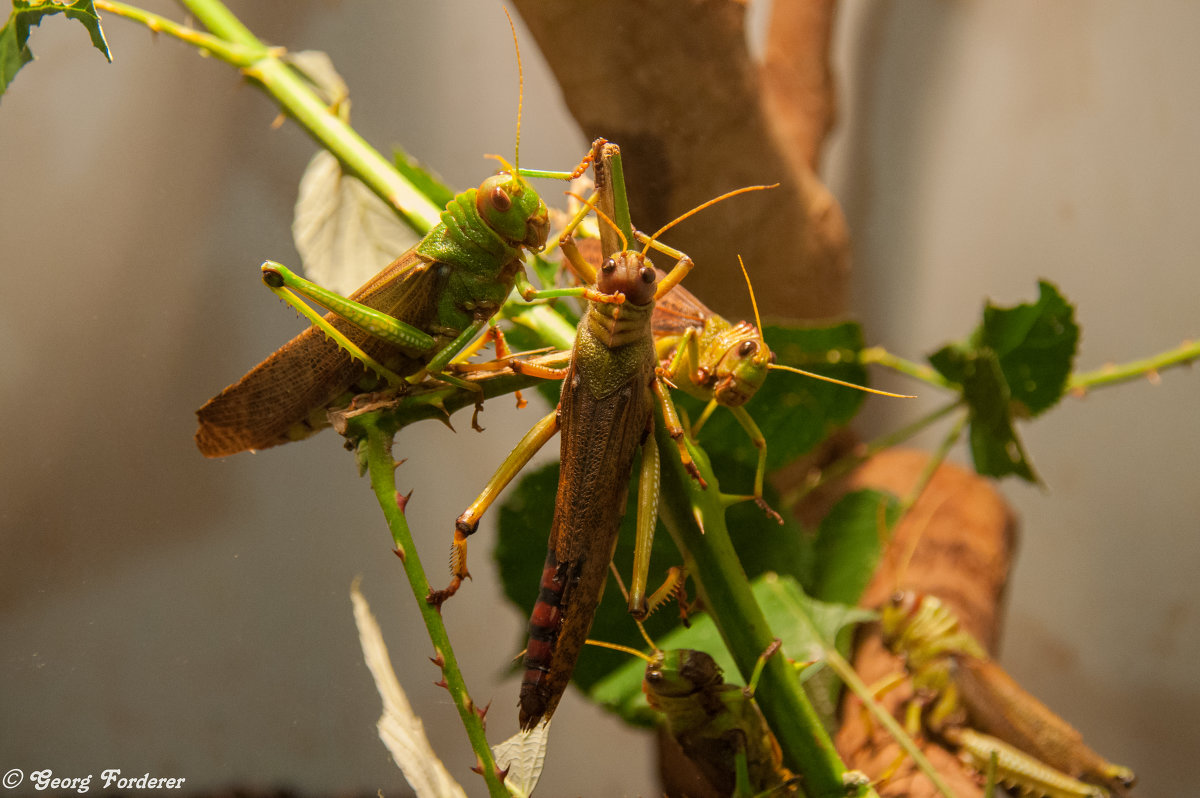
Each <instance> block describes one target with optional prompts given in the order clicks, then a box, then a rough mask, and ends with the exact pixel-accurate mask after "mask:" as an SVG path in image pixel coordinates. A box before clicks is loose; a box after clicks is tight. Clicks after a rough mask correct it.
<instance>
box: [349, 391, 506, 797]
mask: <svg viewBox="0 0 1200 798" xmlns="http://www.w3.org/2000/svg"><path fill="white" fill-rule="evenodd" d="M354 424H355V427H356V435H355V437H357V438H358V441H359V451H360V454H361V456H363V457H364V458H365V460H366V467H367V472H368V474H369V476H370V478H371V488H372V490H374V491H375V496H376V498H377V499H378V500H379V507H380V509H382V510H383V515H384V518H386V519H387V524H388V528H389V529H390V530H391V533H392V540H393V541H394V542H395V545H396V553H397V554H398V555H399V556H400V560H401V561H402V562H403V563H404V573H405V574H406V575H407V576H408V583H409V585H410V586H411V587H412V592H413V598H414V600H415V602H416V604H417V606H418V607H419V608H420V610H421V618H422V620H424V621H425V628H426V629H427V630H428V631H429V639H430V640H431V641H432V642H433V648H434V651H435V652H436V657H435V659H434V662H435V663H437V664H439V665H440V666H441V669H442V680H443V681H442V683H443V686H445V687H446V689H447V690H448V691H449V693H450V696H451V698H452V699H453V700H454V705H455V706H456V707H457V708H458V715H459V717H460V718H461V719H462V723H463V726H464V727H465V728H466V730H467V738H468V739H469V740H470V742H471V748H472V749H473V750H474V751H475V755H476V756H477V757H478V760H479V761H478V765H479V770H480V772H481V773H482V775H483V779H484V782H485V783H486V784H487V787H488V793H489V794H490V795H492V796H497V797H499V796H508V795H509V792H508V789H507V788H505V786H504V782H503V779H502V778H501V777H500V774H499V773H497V771H496V763H495V760H494V759H493V758H492V752H491V749H489V748H488V744H487V737H486V736H485V734H484V729H483V719H482V718H481V717H480V715H479V714H478V712H476V707H475V703H474V701H472V700H471V696H470V695H469V694H468V692H467V686H466V682H465V681H464V680H463V676H462V671H460V670H459V667H458V660H457V659H456V658H455V656H454V648H453V647H452V646H451V645H450V637H449V635H448V634H447V633H446V626H445V624H444V623H443V622H442V615H441V613H440V612H439V611H438V610H437V608H435V607H433V606H431V605H429V604H428V603H426V601H425V596H426V595H428V593H429V580H428V579H427V578H426V577H425V569H424V568H423V567H422V566H421V559H420V557H419V556H418V555H417V549H416V546H414V545H413V539H412V534H411V533H410V532H409V529H408V522H407V521H406V520H405V518H404V510H403V508H402V506H401V503H400V501H399V499H398V497H397V494H396V476H395V471H396V463H395V461H394V460H393V459H392V438H393V436H394V435H395V429H394V428H392V426H391V425H387V426H384V425H381V424H380V420H379V416H378V415H377V414H367V415H364V416H359V417H357V418H356V419H355V420H354Z"/></svg>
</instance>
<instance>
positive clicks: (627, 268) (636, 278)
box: [596, 250, 658, 305]
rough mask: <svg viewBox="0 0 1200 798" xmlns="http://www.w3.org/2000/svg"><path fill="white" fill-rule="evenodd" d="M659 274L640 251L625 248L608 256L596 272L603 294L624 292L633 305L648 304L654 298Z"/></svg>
mask: <svg viewBox="0 0 1200 798" xmlns="http://www.w3.org/2000/svg"><path fill="white" fill-rule="evenodd" d="M657 287H658V274H657V272H655V271H654V267H653V266H651V265H650V263H649V262H648V261H647V260H646V257H645V256H644V255H642V254H641V253H640V252H634V251H633V250H625V251H624V252H618V253H617V254H616V255H614V256H613V257H611V258H608V259H606V260H605V261H604V263H603V264H601V265H600V271H599V272H598V273H597V274H596V289H597V290H598V291H600V292H601V293H603V294H609V295H614V294H622V295H623V296H624V297H625V301H626V302H629V303H630V304H633V305H646V304H649V303H650V302H651V301H653V299H654V292H655V289H656V288H657Z"/></svg>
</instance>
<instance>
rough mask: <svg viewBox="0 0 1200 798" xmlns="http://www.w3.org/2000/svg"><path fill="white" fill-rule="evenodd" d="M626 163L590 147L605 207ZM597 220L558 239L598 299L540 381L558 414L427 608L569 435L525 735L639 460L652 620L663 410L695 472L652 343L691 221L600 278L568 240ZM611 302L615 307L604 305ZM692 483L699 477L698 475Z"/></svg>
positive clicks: (581, 627)
mask: <svg viewBox="0 0 1200 798" xmlns="http://www.w3.org/2000/svg"><path fill="white" fill-rule="evenodd" d="M619 152H620V151H619V149H618V148H617V147H616V145H613V144H608V143H607V142H604V141H603V140H598V141H597V143H596V145H594V146H593V153H598V156H597V157H595V158H594V159H593V168H594V170H595V172H596V184H597V187H598V194H599V195H600V196H603V195H604V192H605V191H606V190H607V191H612V190H613V189H612V188H611V186H612V181H613V180H614V178H613V177H611V175H613V174H617V175H619V174H620V165H619V164H620V161H619ZM605 187H609V188H605ZM714 202H715V200H714ZM708 204H711V203H706V205H708ZM706 205H704V206H701V208H703V207H706ZM589 208H590V205H585V206H584V209H583V211H582V212H581V213H580V214H578V215H577V216H576V219H575V220H574V221H573V222H572V224H571V225H569V226H568V228H567V230H566V231H565V232H564V233H563V236H562V237H561V238H560V245H561V246H562V248H563V251H564V253H565V254H566V255H567V257H568V258H570V259H571V261H572V263H573V264H574V266H575V267H576V268H577V269H578V270H579V271H580V273H581V274H584V275H586V276H587V278H588V282H589V283H590V284H591V285H592V286H593V288H592V289H591V291H590V293H589V294H588V295H587V296H588V299H589V302H588V306H587V309H586V311H585V312H584V316H583V318H582V319H581V321H580V323H579V327H578V331H577V333H576V337H575V344H574V348H573V349H572V355H571V361H570V363H569V365H568V366H567V368H566V369H565V370H563V371H561V372H559V371H555V370H543V371H542V372H540V373H541V375H542V376H547V377H561V378H564V384H563V390H562V396H561V399H560V401H559V405H558V407H557V408H556V409H555V411H554V412H552V413H550V414H549V415H548V416H546V417H545V418H544V419H542V421H540V422H539V423H538V424H537V425H535V426H534V428H533V429H532V430H531V431H530V432H529V433H528V434H527V435H526V436H525V438H524V439H522V441H521V442H520V443H518V445H517V447H516V448H515V449H514V450H513V451H512V453H510V454H509V456H508V457H507V458H506V459H505V461H504V463H502V464H501V466H500V469H499V470H498V471H497V473H496V475H495V476H494V477H493V478H492V480H491V481H490V482H489V483H488V485H487V487H486V488H485V490H484V492H483V493H482V494H481V495H480V496H479V498H478V499H476V501H475V502H474V503H473V504H472V505H471V506H470V507H469V508H468V509H467V511H466V512H464V513H463V514H462V515H461V516H459V518H458V521H457V523H456V524H455V533H454V546H453V548H452V553H451V572H452V580H451V583H450V585H449V586H448V587H447V588H446V589H444V590H441V591H433V592H431V593H430V595H429V597H428V601H429V602H430V603H432V604H437V605H440V604H441V603H442V602H444V601H445V600H446V599H447V598H449V597H450V596H451V595H453V594H454V592H455V591H457V589H458V587H459V586H460V585H461V583H462V580H463V579H464V578H466V577H467V576H468V572H467V569H466V542H467V537H468V536H469V535H470V534H472V533H473V532H474V531H475V529H477V528H478V524H479V519H480V517H481V516H482V514H483V512H484V511H485V510H486V508H487V507H488V506H490V504H491V503H492V502H493V501H494V500H495V498H496V496H497V495H498V494H499V492H500V491H501V490H502V489H503V487H504V486H505V485H507V484H508V482H509V481H511V479H512V478H513V476H515V475H516V473H517V472H518V471H519V470H520V469H521V468H522V467H523V466H524V465H525V464H526V463H527V462H528V461H529V459H530V458H531V457H532V456H533V453H534V452H536V451H537V450H538V448H540V447H541V446H542V445H543V444H544V443H545V442H546V441H547V440H549V439H550V438H551V437H552V436H553V435H554V434H555V433H556V432H558V431H560V430H561V432H562V438H561V466H560V476H559V483H558V494H557V496H556V499H555V513H554V520H553V523H552V526H551V531H550V539H549V546H548V549H549V551H548V553H547V556H546V565H545V568H544V570H543V575H542V580H541V592H540V593H539V598H538V602H537V604H536V605H535V607H534V610H533V614H532V617H531V619H530V624H529V628H530V640H529V645H528V648H527V650H526V655H525V677H524V681H523V683H522V685H521V697H520V724H521V728H522V729H525V730H528V729H531V728H533V727H535V726H537V725H538V724H539V723H541V722H543V721H548V720H549V718H550V716H551V715H552V714H553V712H554V710H555V708H556V707H557V705H558V701H559V699H560V698H561V696H562V693H563V691H564V690H565V689H566V686H567V682H568V681H569V680H570V678H571V673H572V672H573V671H574V668H575V662H576V661H577V659H578V657H579V653H580V651H581V649H582V647H583V643H584V640H585V639H586V637H587V633H588V630H589V629H590V628H591V623H592V618H593V616H594V614H595V610H596V606H597V605H598V604H599V601H600V597H601V595H602V594H603V591H604V585H605V582H606V580H607V577H608V568H609V563H610V562H611V561H612V555H613V550H614V548H615V546H616V542H617V531H618V528H619V526H620V522H621V517H622V516H623V514H624V511H625V500H626V495H627V492H628V488H629V476H630V474H631V472H632V469H633V459H634V455H635V453H636V452H637V451H638V450H639V449H640V450H641V471H640V476H639V493H638V497H639V502H638V524H637V526H638V541H639V543H638V546H637V553H636V554H635V558H634V575H633V580H632V585H631V589H630V596H629V608H630V612H631V613H633V614H634V615H635V617H641V616H644V615H645V613H646V611H647V604H646V598H645V593H646V566H647V564H648V558H649V552H650V544H651V542H652V538H653V533H654V524H655V520H656V517H657V501H658V487H659V485H658V481H659V460H658V450H657V448H656V447H655V443H654V436H653V434H652V433H653V429H654V415H653V410H654V405H655V400H656V399H657V402H658V404H660V405H661V407H662V409H663V418H664V422H665V423H666V425H667V429H668V430H669V431H670V433H671V436H672V437H673V438H674V439H675V440H676V441H677V442H678V445H679V450H680V456H681V458H682V459H683V462H684V463H685V464H686V465H690V466H692V470H693V471H694V465H693V464H692V463H691V458H690V456H689V455H688V454H687V450H686V447H685V446H684V444H683V440H682V438H683V428H682V426H680V424H679V420H678V415H677V413H676V412H675V409H674V405H673V404H672V402H671V400H670V394H669V392H668V389H667V386H666V383H665V382H664V381H663V380H662V379H661V377H660V376H659V375H658V374H657V359H656V356H655V353H654V342H653V338H652V336H651V332H650V317H651V314H652V313H653V310H654V305H655V302H656V301H657V300H658V299H659V298H661V297H662V296H663V295H664V294H666V293H667V292H668V291H670V290H671V289H672V288H673V287H674V286H675V285H676V284H678V282H679V281H680V280H682V279H683V277H684V276H685V275H686V274H687V272H688V271H690V270H691V268H692V261H691V259H690V258H688V257H687V256H686V255H684V254H683V253H681V252H678V251H676V250H672V249H670V248H669V247H665V246H664V245H662V244H661V243H658V242H657V237H658V236H659V235H661V234H662V232H664V231H665V230H666V229H668V228H669V227H671V226H673V225H674V224H675V223H677V222H678V221H681V220H682V219H683V218H686V216H685V217H680V219H677V220H676V221H675V222H672V223H671V225H667V227H664V228H663V230H660V231H659V232H658V233H656V234H655V235H654V236H651V237H650V238H649V239H647V243H646V245H645V249H643V250H641V251H637V250H631V249H628V248H627V245H628V241H629V238H630V237H632V228H630V235H629V236H625V235H624V234H623V238H624V243H623V244H622V250H621V251H620V252H615V253H613V254H612V255H611V256H610V257H607V258H606V259H605V261H604V263H603V265H602V266H601V267H600V269H599V270H593V269H592V267H591V266H590V265H589V264H588V263H587V262H586V261H585V260H584V259H583V257H582V256H581V255H580V254H579V252H578V249H577V247H576V246H575V243H574V240H573V238H572V235H571V234H572V232H573V230H574V228H575V226H577V225H578V224H579V222H581V221H582V219H583V217H584V215H586V213H587V212H588V210H589ZM697 210H699V209H697ZM693 212H694V211H693ZM688 215H690V214H688ZM618 221H620V215H618ZM651 246H654V247H655V248H657V249H659V250H660V251H663V252H666V253H667V254H669V255H671V257H674V258H676V259H677V260H676V263H675V266H674V268H672V269H671V271H670V272H669V273H668V274H667V275H666V276H665V277H664V278H663V279H661V280H660V279H659V277H658V273H657V272H656V271H655V269H654V267H653V266H652V265H651V264H650V263H649V261H648V260H647V257H646V253H647V250H648V249H649V248H650V247H651ZM606 297H607V298H610V301H600V300H601V299H603V298H606ZM612 299H617V300H619V301H611V300H612ZM512 365H513V366H514V368H516V369H517V370H523V368H524V367H522V366H521V365H520V363H519V362H514V363H513V364H512ZM526 373H537V372H530V371H527V372H526ZM695 476H696V477H697V478H698V477H699V475H698V472H696V473H695Z"/></svg>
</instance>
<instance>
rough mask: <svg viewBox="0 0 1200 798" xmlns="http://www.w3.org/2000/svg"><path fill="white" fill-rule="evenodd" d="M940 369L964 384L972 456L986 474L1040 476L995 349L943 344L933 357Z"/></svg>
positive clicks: (977, 467) (979, 468) (978, 469)
mask: <svg viewBox="0 0 1200 798" xmlns="http://www.w3.org/2000/svg"><path fill="white" fill-rule="evenodd" d="M929 362H930V363H932V364H933V367H934V368H936V369H937V370H938V371H939V372H941V373H942V375H943V376H945V377H946V378H947V379H949V380H952V381H953V382H956V383H958V384H959V385H960V386H962V395H963V399H964V401H966V403H967V406H968V407H969V408H970V413H971V431H970V443H971V457H972V459H973V461H974V463H975V470H976V471H978V472H979V473H980V474H982V475H984V476H990V477H1004V476H1008V475H1009V474H1015V475H1017V476H1019V477H1021V478H1022V479H1025V480H1028V481H1029V482H1037V481H1038V478H1037V475H1036V473H1035V472H1034V470H1033V466H1032V464H1030V462H1029V458H1028V456H1027V455H1026V453H1025V448H1024V447H1023V446H1022V445H1021V441H1020V439H1019V438H1018V437H1017V431H1016V428H1015V427H1014V426H1013V419H1012V404H1011V403H1010V401H1009V390H1008V383H1007V382H1005V380H1004V373H1003V371H1002V370H1001V368H1000V362H999V359H998V358H997V357H996V353H995V352H993V351H992V350H991V349H981V350H972V349H967V348H964V347H962V346H959V345H953V344H952V345H950V346H947V347H943V348H942V349H941V350H939V351H938V352H935V353H934V354H933V355H931V356H930V357H929Z"/></svg>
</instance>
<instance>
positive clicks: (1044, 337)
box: [980, 280, 1079, 417]
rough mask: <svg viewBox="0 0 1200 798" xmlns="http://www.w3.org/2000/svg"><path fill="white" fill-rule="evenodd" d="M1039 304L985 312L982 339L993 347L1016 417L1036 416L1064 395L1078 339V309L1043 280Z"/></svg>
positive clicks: (987, 309) (990, 308) (1039, 287)
mask: <svg viewBox="0 0 1200 798" xmlns="http://www.w3.org/2000/svg"><path fill="white" fill-rule="evenodd" d="M1038 289H1039V293H1040V295H1039V297H1038V301H1037V303H1036V304H1032V305H1029V304H1023V305H1017V306H1016V307H1012V308H1000V307H996V306H994V305H992V304H991V303H988V305H987V307H985V308H984V311H983V326H982V328H981V330H980V341H981V343H982V345H983V346H985V347H988V348H990V349H991V350H992V351H994V352H995V353H996V355H997V357H998V358H999V361H1000V370H1001V371H1002V372H1003V374H1004V379H1005V381H1006V382H1007V383H1008V387H1009V392H1010V395H1011V401H1012V402H1013V403H1014V404H1016V405H1019V406H1017V407H1014V414H1015V415H1017V416H1030V417H1032V416H1036V415H1038V414H1040V413H1042V412H1044V411H1046V410H1048V409H1049V408H1051V407H1053V406H1054V405H1055V404H1056V403H1057V402H1058V400H1059V399H1061V398H1062V395H1063V392H1064V389H1065V388H1066V385H1067V377H1068V376H1069V375H1070V373H1071V365H1072V363H1073V362H1074V359H1075V351H1076V347H1077V345H1078V343H1079V327H1078V325H1076V324H1075V308H1074V307H1073V306H1072V305H1071V304H1070V303H1068V302H1067V301H1066V299H1064V298H1063V296H1062V294H1060V293H1059V291H1058V289H1057V288H1056V287H1055V286H1054V285H1053V284H1052V283H1049V282H1047V281H1045V280H1042V281H1040V282H1039V283H1038Z"/></svg>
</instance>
